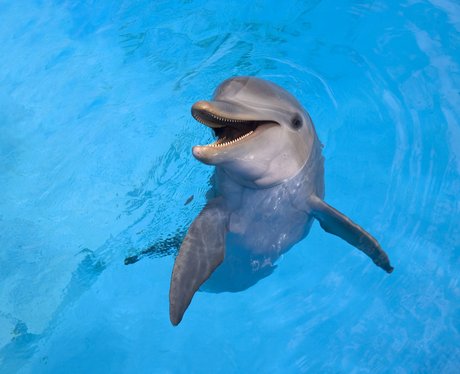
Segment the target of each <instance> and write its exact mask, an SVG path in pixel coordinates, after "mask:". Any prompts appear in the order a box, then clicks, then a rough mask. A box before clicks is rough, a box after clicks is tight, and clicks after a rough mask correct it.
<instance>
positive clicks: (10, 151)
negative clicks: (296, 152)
mask: <svg viewBox="0 0 460 374" xmlns="http://www.w3.org/2000/svg"><path fill="white" fill-rule="evenodd" d="M0 12H1V14H2V26H1V27H2V29H3V30H4V32H3V33H2V34H1V35H2V36H1V37H0V38H1V43H0V66H2V69H1V70H0V82H1V86H2V91H1V92H0V170H1V172H0V186H1V187H0V192H1V195H2V199H0V222H1V225H0V243H1V245H2V251H0V267H1V272H0V281H1V283H0V284H1V287H0V300H1V302H0V347H1V348H0V360H1V361H0V367H1V368H2V370H1V371H5V372H17V371H20V370H22V372H34V373H37V372H57V371H60V372H62V371H65V372H110V371H114V370H116V371H117V372H119V371H122V372H133V371H140V372H152V371H161V372H163V371H171V372H183V371H184V367H187V368H188V369H190V370H193V371H200V372H207V371H218V370H225V371H226V372H228V371H230V372H247V371H255V370H262V371H275V372H299V371H301V372H328V371H329V372H353V371H356V372H358V371H362V370H370V369H371V368H372V370H374V371H376V372H386V371H391V372H455V371H457V369H458V367H459V366H460V362H459V358H458V357H460V350H459V348H458V347H459V346H460V344H459V343H460V333H459V330H458V320H459V317H460V315H459V312H458V307H457V306H458V303H459V299H460V288H459V279H458V274H460V272H459V270H460V269H459V265H460V264H459V253H460V248H459V243H460V228H459V225H458V222H460V205H459V203H458V196H459V194H460V178H459V176H460V126H459V120H460V109H459V108H460V90H459V89H458V87H460V84H459V83H460V82H459V73H460V69H459V63H460V61H459V58H458V53H457V50H456V48H457V47H456V46H458V45H459V43H460V8H459V6H458V4H456V2H454V1H449V0H432V1H429V2H428V1H427V2H419V1H406V2H404V3H401V4H396V3H395V4H388V2H384V1H374V2H371V3H369V2H366V1H350V2H348V3H346V4H345V3H343V4H337V3H336V2H333V1H308V2H307V3H306V4H304V3H302V2H299V3H296V4H291V5H290V6H289V7H287V6H285V7H283V8H280V7H279V5H278V4H277V3H273V4H270V3H264V4H262V3H254V4H252V5H251V6H248V5H247V4H245V5H244V6H242V3H241V2H234V3H232V4H225V5H223V4H222V3H221V2H203V3H201V2H188V1H184V2H180V3H179V2H178V3H176V4H171V3H169V2H148V1H143V0H140V1H136V2H133V1H124V2H118V3H114V4H112V3H110V2H107V4H105V3H102V2H99V3H98V4H91V5H90V4H86V3H84V2H82V3H79V4H78V5H72V4H70V3H62V2H48V3H46V4H43V3H41V2H36V3H35V4H33V3H31V4H30V5H29V6H28V7H24V6H22V5H21V4H19V3H18V2H0ZM244 74H247V75H258V76H260V77H263V78H267V79H271V80H274V81H275V82H277V83H279V84H281V85H282V86H284V87H286V88H287V89H288V90H289V91H291V92H292V93H293V94H294V95H295V96H296V97H298V98H299V99H300V100H301V101H302V103H303V104H304V105H305V107H306V108H307V109H308V110H309V112H310V113H311V116H312V118H313V120H314V122H315V125H316V128H317V131H318V133H319V136H320V139H321V140H322V142H323V143H324V145H325V149H324V154H325V157H326V197H327V199H328V201H329V202H330V203H331V204H332V205H334V206H337V207H338V208H339V209H341V210H342V211H344V212H345V213H346V214H347V215H349V216H351V217H354V218H355V219H356V221H359V222H360V223H362V225H363V226H364V227H366V228H367V229H368V230H369V231H370V232H372V233H373V234H375V236H376V237H377V238H379V240H380V241H381V243H382V245H383V247H384V248H385V250H386V251H387V252H388V253H389V255H390V257H391V259H392V261H393V262H394V265H395V272H394V273H393V274H392V275H391V276H386V275H384V274H382V273H383V272H381V271H378V269H374V266H373V265H372V264H369V263H368V261H367V259H366V258H364V256H361V255H360V254H359V253H357V251H355V250H354V249H353V248H351V247H347V246H346V245H345V244H344V243H343V242H341V241H340V240H337V239H335V238H332V237H326V236H325V235H324V233H322V232H321V230H320V229H318V227H317V226H315V225H314V226H313V228H312V232H311V234H310V235H309V237H308V238H307V239H306V240H304V241H302V242H301V243H300V244H298V245H297V246H296V247H295V248H294V249H293V250H292V251H290V252H289V253H288V254H287V255H286V256H284V257H283V258H282V260H281V261H279V262H278V266H277V269H276V270H275V271H274V273H273V274H271V275H270V276H269V277H267V278H266V279H265V280H263V281H261V282H259V283H258V284H257V285H255V286H253V287H251V288H249V289H248V290H246V291H244V292H240V293H236V294H225V293H223V294H206V293H200V294H198V295H197V296H196V298H195V299H194V303H193V305H192V307H191V308H190V310H189V311H188V318H187V321H184V322H185V323H183V324H181V326H180V328H177V329H173V328H172V327H170V325H169V319H168V316H167V312H168V311H167V292H168V287H169V276H170V271H171V268H172V261H173V258H172V256H165V257H161V258H156V257H148V256H147V257H144V258H142V261H138V262H137V263H136V264H133V265H131V266H125V265H124V264H123V260H124V259H125V258H126V257H128V256H133V255H136V254H139V253H140V252H142V251H144V250H146V249H148V248H150V247H151V246H152V245H153V244H154V243H156V242H157V241H158V240H160V239H164V238H168V237H169V236H170V235H173V234H174V233H176V232H178V231H177V230H182V229H184V227H187V226H188V224H189V222H190V220H191V219H192V218H193V217H194V216H196V214H197V212H199V210H200V209H201V207H202V206H203V204H204V201H205V194H206V192H207V190H208V180H209V176H210V175H211V172H212V170H210V168H207V167H206V166H204V165H200V164H199V163H198V162H196V161H194V160H193V159H192V158H191V155H190V148H191V146H192V145H193V144H197V143H203V142H205V141H207V140H209V137H210V134H209V133H207V132H206V131H205V130H204V129H203V128H202V127H200V126H197V125H196V124H195V123H194V121H193V120H192V118H191V116H190V115H189V109H190V108H189V107H190V104H191V103H193V102H195V101H196V100H198V99H200V98H202V97H203V94H206V93H208V92H211V91H212V89H213V87H215V86H216V84H217V83H218V82H220V81H222V80H223V79H225V78H227V77H228V76H231V75H244ZM191 195H193V196H194V199H193V200H192V201H191V202H190V203H189V204H187V205H184V203H185V202H186V201H187V199H188V198H189V197H190V196H191ZM203 331H206V332H207V333H206V334H205V336H203ZM198 336H199V337H200V339H197V337H198ZM255 351H256V352H257V354H254V352H255ZM177 357H180V358H181V360H177ZM210 358H212V359H210Z"/></svg>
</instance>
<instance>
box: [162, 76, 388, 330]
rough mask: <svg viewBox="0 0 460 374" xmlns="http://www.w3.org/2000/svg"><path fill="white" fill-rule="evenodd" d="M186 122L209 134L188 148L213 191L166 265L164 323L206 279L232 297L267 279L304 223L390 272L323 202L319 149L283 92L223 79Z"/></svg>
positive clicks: (372, 244) (368, 242)
mask: <svg viewBox="0 0 460 374" xmlns="http://www.w3.org/2000/svg"><path fill="white" fill-rule="evenodd" d="M192 116H193V117H194V118H195V119H196V120H197V121H199V122H201V123H202V124H204V125H206V126H208V127H210V128H211V129H212V130H213V131H214V133H215V136H216V137H217V140H216V141H215V142H213V143H212V144H207V145H197V146H194V147H193V155H194V156H195V158H197V159H198V160H199V161H201V162H203V163H205V164H208V165H214V166H215V174H214V184H215V190H214V197H213V198H211V199H210V200H209V201H208V203H207V204H206V206H205V207H204V209H203V210H202V211H201V213H200V214H199V215H198V217H196V219H195V220H194V221H193V223H192V224H191V226H190V228H189V230H188V232H187V235H186V236H185V239H184V240H183V242H182V245H181V247H180V251H179V255H178V256H177V258H176V260H175V263H174V269H173V272H172V277H171V287H170V292H169V312H170V319H171V323H172V324H173V325H177V324H179V323H180V321H181V320H182V317H183V315H184V313H185V310H186V309H187V307H188V306H189V304H190V302H191V300H192V297H193V295H194V294H195V292H196V291H197V290H198V289H199V288H200V287H201V286H202V285H203V283H204V282H205V281H206V280H208V278H210V279H209V281H208V282H206V283H205V284H204V285H203V287H204V288H206V287H207V285H208V284H209V287H210V288H211V289H213V287H214V286H213V282H212V281H213V280H215V279H214V278H216V279H217V281H218V280H219V277H220V278H222V279H225V283H226V284H227V288H228V289H227V290H230V291H232V290H233V291H237V290H241V289H244V288H247V287H248V286H250V285H251V284H254V283H255V282H256V281H257V280H258V279H260V278H262V277H264V276H266V275H268V274H269V273H270V272H271V271H273V268H274V266H273V263H274V262H275V261H276V259H277V258H278V257H279V256H280V255H281V254H282V253H284V252H286V251H287V250H288V249H289V248H291V247H292V246H293V245H294V244H295V243H297V242H298V241H300V240H301V239H302V238H304V237H305V236H306V235H307V234H308V231H309V229H310V227H311V225H312V222H313V219H314V218H315V219H317V220H318V221H319V223H320V225H321V227H322V228H323V229H324V230H325V231H326V232H328V233H331V234H334V235H337V236H339V237H341V238H342V239H344V240H345V241H347V242H348V243H350V244H351V245H353V246H355V247H356V248H358V249H359V250H361V251H362V252H364V253H365V254H366V255H367V256H369V257H370V258H371V259H372V261H373V262H374V263H375V264H376V265H377V266H379V267H381V268H382V269H383V270H385V271H386V272H388V273H391V272H392V271H393V267H392V266H391V265H390V262H389V259H388V256H387V255H386V253H385V252H384V251H383V250H382V248H381V247H380V245H379V243H378V242H377V240H376V239H374V238H373V237H372V236H371V235H370V234H369V233H368V232H366V231H365V230H364V229H363V228H361V227H360V226H358V225H357V224H356V223H354V222H353V221H351V220H350V219H349V218H348V217H347V216H345V215H344V214H342V213H340V212H339V211H338V210H336V209H335V208H333V207H331V206H330V205H328V204H327V203H325V202H324V200H323V198H324V158H323V156H322V155H321V150H322V145H321V143H320V141H319V139H318V137H317V135H316V132H315V128H314V127H313V123H312V121H311V119H310V116H309V115H308V113H307V112H306V111H305V109H303V107H302V106H301V104H300V103H299V102H298V101H297V100H296V99H295V98H294V97H293V96H292V95H291V94H289V93H288V92H287V91H285V90H284V89H283V88H281V87H279V86H277V85H276V84H274V83H271V82H268V81H266V80H263V79H259V78H254V77H235V78H230V79H228V80H226V81H224V82H223V83H221V84H220V85H219V86H218V87H217V89H216V91H215V92H214V95H213V98H212V100H210V101H198V102H197V103H195V104H194V105H193V106H192ZM211 275H212V276H211ZM214 283H216V282H214ZM214 288H215V287H214Z"/></svg>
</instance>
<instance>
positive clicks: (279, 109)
mask: <svg viewBox="0 0 460 374" xmlns="http://www.w3.org/2000/svg"><path fill="white" fill-rule="evenodd" d="M192 116H193V117H194V118H195V119H196V120H197V121H199V122H201V123H202V124H204V125H206V126H208V127H210V128H212V129H213V131H214V134H215V136H216V137H217V140H216V141H215V142H213V143H211V144H207V145H197V146H194V147H193V155H194V156H195V158H197V159H198V160H199V161H201V162H203V163H205V164H208V165H215V166H216V167H218V168H222V169H223V170H224V171H225V173H226V174H228V175H229V176H230V177H231V178H232V179H234V180H235V181H237V182H239V183H240V184H242V185H245V186H248V187H253V188H267V187H271V186H274V185H276V184H279V183H282V182H283V181H285V180H287V179H290V178H292V177H294V176H295V175H296V174H297V173H298V172H299V171H300V169H302V167H303V166H304V165H305V163H306V162H307V160H308V157H309V155H310V153H311V149H312V147H313V146H314V140H315V139H316V133H315V130H314V127H313V124H312V122H311V120H310V117H309V115H308V114H307V112H306V111H305V110H304V109H303V108H302V106H301V105H300V103H299V102H298V101H297V100H296V99H295V98H294V97H293V96H292V95H291V94H290V93H288V92H287V91H286V90H284V89H283V88H281V87H280V86H278V85H276V84H274V83H272V82H268V81H266V80H263V79H260V78H254V77H234V78H230V79H227V80H225V81H224V82H222V83H221V84H220V85H219V86H218V87H217V89H216V90H215V92H214V95H213V97H212V100H210V101H198V102H196V103H195V104H193V106H192Z"/></svg>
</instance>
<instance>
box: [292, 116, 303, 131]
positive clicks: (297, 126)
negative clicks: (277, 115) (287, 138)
mask: <svg viewBox="0 0 460 374" xmlns="http://www.w3.org/2000/svg"><path fill="white" fill-rule="evenodd" d="M291 124H292V127H293V128H294V129H296V130H298V129H300V128H301V127H302V119H301V118H300V116H299V115H298V114H296V115H295V116H294V117H293V118H292V120H291Z"/></svg>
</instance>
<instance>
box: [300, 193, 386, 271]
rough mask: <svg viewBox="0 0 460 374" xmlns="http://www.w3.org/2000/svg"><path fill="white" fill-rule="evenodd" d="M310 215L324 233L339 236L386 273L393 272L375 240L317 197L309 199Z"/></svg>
mask: <svg viewBox="0 0 460 374" xmlns="http://www.w3.org/2000/svg"><path fill="white" fill-rule="evenodd" d="M309 206H310V209H311V214H312V215H313V216H314V217H315V218H316V219H317V220H318V221H319V223H320V225H321V227H322V228H323V229H324V231H326V232H328V233H331V234H333V235H336V236H339V237H340V238H342V239H343V240H345V241H347V242H348V243H350V244H351V245H352V246H354V247H356V248H358V249H359V250H361V251H363V252H364V253H365V254H366V255H368V256H369V257H370V258H371V259H372V261H374V263H375V264H376V265H377V266H379V267H381V268H382V269H383V270H385V271H386V272H387V273H391V272H392V271H393V267H392V266H391V265H390V260H389V259H388V256H387V254H386V253H385V251H384V250H383V249H382V248H381V247H380V244H379V243H378V242H377V240H376V239H375V238H374V237H372V235H371V234H369V233H368V232H367V231H365V230H364V229H363V228H362V227H360V226H358V225H357V224H356V223H354V222H353V221H352V220H351V219H349V218H348V217H347V216H345V215H344V214H342V213H340V212H339V211H338V210H336V209H334V208H333V207H331V206H330V205H328V204H327V203H325V202H324V201H323V200H321V199H320V198H319V197H317V196H311V197H310V198H309Z"/></svg>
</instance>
